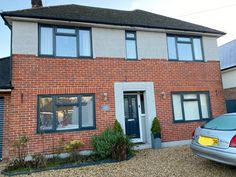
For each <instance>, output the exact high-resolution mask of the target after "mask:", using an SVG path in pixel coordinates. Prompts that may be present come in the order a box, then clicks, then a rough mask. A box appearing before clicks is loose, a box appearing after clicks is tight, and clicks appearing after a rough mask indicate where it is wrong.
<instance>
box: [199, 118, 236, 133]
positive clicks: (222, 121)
mask: <svg viewBox="0 0 236 177" xmlns="http://www.w3.org/2000/svg"><path fill="white" fill-rule="evenodd" d="M202 128H206V129H213V130H236V115H222V116H219V117H216V118H214V119H212V120H211V121H209V122H207V123H206V124H204V125H203V126H202Z"/></svg>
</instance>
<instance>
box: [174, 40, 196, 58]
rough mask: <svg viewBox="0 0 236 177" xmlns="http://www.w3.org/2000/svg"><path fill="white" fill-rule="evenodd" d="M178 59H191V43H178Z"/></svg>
mask: <svg viewBox="0 0 236 177" xmlns="http://www.w3.org/2000/svg"><path fill="white" fill-rule="evenodd" d="M177 45H178V54H179V60H186V61H191V60H193V55H192V47H191V44H184V43H178V44H177Z"/></svg>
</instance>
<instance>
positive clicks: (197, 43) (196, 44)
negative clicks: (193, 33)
mask: <svg viewBox="0 0 236 177" xmlns="http://www.w3.org/2000/svg"><path fill="white" fill-rule="evenodd" d="M193 49H194V55H195V59H196V60H202V59H203V57H202V45H201V39H198V38H195V39H193Z"/></svg>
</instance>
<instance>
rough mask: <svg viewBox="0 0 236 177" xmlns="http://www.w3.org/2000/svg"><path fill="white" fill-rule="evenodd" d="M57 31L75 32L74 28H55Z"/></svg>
mask: <svg viewBox="0 0 236 177" xmlns="http://www.w3.org/2000/svg"><path fill="white" fill-rule="evenodd" d="M57 32H58V33H67V34H75V29H68V28H57Z"/></svg>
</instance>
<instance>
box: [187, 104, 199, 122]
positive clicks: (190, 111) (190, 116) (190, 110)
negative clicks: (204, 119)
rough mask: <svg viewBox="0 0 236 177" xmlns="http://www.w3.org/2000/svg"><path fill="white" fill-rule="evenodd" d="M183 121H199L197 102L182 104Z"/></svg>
mask: <svg viewBox="0 0 236 177" xmlns="http://www.w3.org/2000/svg"><path fill="white" fill-rule="evenodd" d="M184 113H185V120H199V119H200V115H199V106H198V101H185V102H184Z"/></svg>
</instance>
